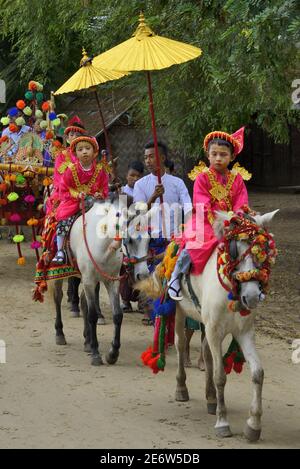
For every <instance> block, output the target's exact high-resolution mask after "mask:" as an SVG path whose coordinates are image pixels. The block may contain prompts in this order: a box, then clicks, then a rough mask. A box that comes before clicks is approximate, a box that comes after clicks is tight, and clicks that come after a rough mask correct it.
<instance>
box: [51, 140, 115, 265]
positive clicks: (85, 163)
mask: <svg viewBox="0 0 300 469" xmlns="http://www.w3.org/2000/svg"><path fill="white" fill-rule="evenodd" d="M71 151H73V152H74V154H75V155H76V162H75V163H73V164H71V165H69V167H68V168H67V169H66V171H65V172H64V174H63V177H62V181H61V183H60V188H59V199H60V204H59V206H58V208H57V210H56V215H55V216H56V220H57V221H58V224H57V231H56V234H57V253H56V255H55V257H54V258H53V260H52V262H54V263H56V264H63V263H64V262H65V255H64V251H63V244H64V239H65V236H66V235H67V233H68V232H69V230H70V227H71V226H72V223H73V221H74V218H75V215H76V213H77V212H78V211H79V210H80V202H81V200H82V199H83V198H84V197H85V196H88V195H92V196H94V197H97V198H103V199H104V198H106V197H107V196H108V173H107V169H106V167H105V166H104V165H103V164H102V163H97V162H96V158H97V156H98V151H99V147H98V143H97V141H96V139H95V138H94V137H88V136H86V135H85V136H81V137H78V138H76V139H75V140H73V142H72V143H71Z"/></svg>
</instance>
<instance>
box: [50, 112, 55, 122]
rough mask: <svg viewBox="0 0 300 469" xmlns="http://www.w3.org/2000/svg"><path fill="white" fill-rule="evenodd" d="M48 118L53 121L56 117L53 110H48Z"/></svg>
mask: <svg viewBox="0 0 300 469" xmlns="http://www.w3.org/2000/svg"><path fill="white" fill-rule="evenodd" d="M49 119H50V120H51V121H54V120H55V119H57V115H56V113H55V112H53V111H52V112H49Z"/></svg>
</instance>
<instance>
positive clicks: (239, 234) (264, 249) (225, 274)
mask: <svg viewBox="0 0 300 469" xmlns="http://www.w3.org/2000/svg"><path fill="white" fill-rule="evenodd" d="M249 211H250V210H249V209H248V213H249ZM229 213H230V212H229ZM231 215H232V216H231V218H230V220H229V221H228V220H226V221H225V222H224V237H223V242H222V243H220V244H219V246H218V260H217V264H218V267H217V270H218V276H219V280H220V283H221V285H222V286H223V287H224V288H225V289H226V290H227V291H228V292H229V295H228V299H229V300H230V301H229V303H228V310H229V311H231V312H235V311H239V312H240V314H241V316H246V315H247V314H250V311H249V310H247V309H243V306H242V305H241V302H240V300H239V295H238V283H242V282H249V281H250V280H256V281H258V282H260V284H261V288H262V292H263V293H264V294H265V293H267V291H268V284H269V279H270V273H271V267H272V265H273V264H274V263H275V259H276V256H277V249H276V245H275V241H274V238H273V235H272V234H270V233H269V232H268V231H267V230H266V229H264V228H262V227H260V226H258V225H257V224H256V223H254V222H253V220H251V219H250V218H249V217H245V216H244V214H243V215H237V214H234V213H233V212H231ZM232 240H234V241H247V242H248V243H249V247H248V249H247V250H246V251H245V252H244V253H243V254H242V256H241V257H240V258H239V259H232V258H231V256H230V242H231V241H232ZM249 254H250V255H251V256H252V258H253V260H254V262H255V264H256V266H257V267H256V268H255V269H252V270H250V271H247V272H236V273H234V270H235V268H236V266H237V265H238V264H239V263H240V262H241V261H242V260H243V259H244V258H245V257H246V256H247V255H249Z"/></svg>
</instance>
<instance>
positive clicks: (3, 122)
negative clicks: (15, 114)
mask: <svg viewBox="0 0 300 469" xmlns="http://www.w3.org/2000/svg"><path fill="white" fill-rule="evenodd" d="M9 122H10V120H9V117H1V124H2V125H8V124H9Z"/></svg>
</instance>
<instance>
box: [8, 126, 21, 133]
mask: <svg viewBox="0 0 300 469" xmlns="http://www.w3.org/2000/svg"><path fill="white" fill-rule="evenodd" d="M9 130H10V131H11V132H12V133H15V132H18V130H19V129H18V126H17V125H16V124H9Z"/></svg>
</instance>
